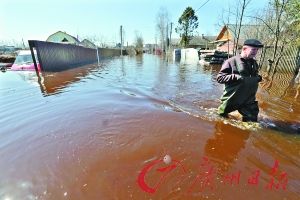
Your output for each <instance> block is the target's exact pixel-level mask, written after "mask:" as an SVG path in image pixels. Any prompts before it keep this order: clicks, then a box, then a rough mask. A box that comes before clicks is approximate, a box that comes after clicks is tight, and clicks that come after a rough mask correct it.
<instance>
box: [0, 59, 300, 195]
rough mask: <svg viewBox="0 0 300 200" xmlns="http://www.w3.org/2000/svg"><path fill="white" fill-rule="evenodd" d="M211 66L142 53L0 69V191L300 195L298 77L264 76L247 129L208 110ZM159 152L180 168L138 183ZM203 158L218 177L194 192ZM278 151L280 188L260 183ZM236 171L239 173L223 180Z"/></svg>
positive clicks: (213, 98) (213, 102)
mask: <svg viewBox="0 0 300 200" xmlns="http://www.w3.org/2000/svg"><path fill="white" fill-rule="evenodd" d="M219 69H220V66H208V67H207V66H200V65H180V64H179V63H171V62H169V61H166V60H165V59H163V58H160V57H157V56H153V55H144V56H139V57H120V58H115V59H112V60H107V61H105V62H103V63H102V65H101V66H96V65H89V66H85V67H81V68H76V69H72V70H68V71H64V72H59V73H42V74H40V78H38V77H37V76H36V75H35V73H26V72H12V71H7V72H6V73H0V110H1V113H0V122H1V129H0V158H1V160H0V170H1V172H2V173H1V174H0V199H64V198H66V199H151V198H152V199H253V198H255V199H267V198H268V199H275V200H276V199H298V198H299V195H300V194H299V191H300V190H299V188H300V182H299V180H300V175H299V172H298V171H299V167H300V159H299V156H300V145H299V144H300V138H299V135H298V134H294V133H299V121H300V114H299V112H300V105H299V101H298V100H299V95H297V94H298V93H299V87H298V85H295V84H292V83H291V81H290V80H292V77H290V76H288V75H284V74H278V75H276V76H274V77H273V80H272V81H271V83H270V80H264V82H262V83H261V86H260V89H259V92H258V95H257V97H258V100H259V102H260V109H261V112H260V115H259V120H260V127H259V128H253V126H252V125H251V124H247V123H246V124H244V123H241V122H237V121H235V120H231V119H230V120H226V121H223V120H222V119H221V118H219V117H218V116H217V115H216V108H217V107H218V105H219V103H220V102H219V97H220V96H221V93H222V91H223V86H222V85H220V84H218V83H216V81H215V78H216V74H217V72H218V70H219ZM287 133H289V134H287ZM290 133H293V134H290ZM165 155H170V156H171V157H172V158H173V159H175V160H178V161H180V162H181V163H182V165H183V166H184V167H185V168H186V169H187V172H186V174H184V176H183V177H182V176H181V175H180V174H178V173H177V172H176V171H174V173H170V174H169V175H168V176H167V178H166V179H165V181H164V182H163V183H161V184H160V187H159V188H158V189H157V191H156V192H155V193H154V194H149V193H147V192H144V191H143V190H142V189H141V188H140V187H139V185H138V184H137V177H138V174H139V172H140V171H141V170H142V169H143V167H145V166H147V164H149V163H151V162H152V161H154V160H157V159H160V158H163V157H164V156H165ZM204 159H208V160H209V161H211V165H212V166H213V169H214V170H213V172H214V174H213V175H214V178H213V179H212V181H213V182H214V186H215V187H213V188H209V187H208V188H204V190H201V187H202V186H203V185H201V184H202V183H201V181H199V182H198V181H196V182H195V180H201V179H203V178H204V177H205V176H203V170H204V169H203V166H202V165H201V164H203V160H204ZM276 160H277V161H278V163H279V166H278V172H279V174H280V172H286V173H287V174H288V179H289V182H288V185H287V188H286V189H285V190H283V189H282V188H281V189H274V190H269V189H266V188H265V186H266V185H267V184H268V183H269V181H270V180H271V179H270V178H272V177H271V171H272V170H271V169H272V167H273V166H274V162H275V161H276ZM161 167H164V165H163V164H162V165H161ZM255 171H260V179H259V183H258V184H257V185H251V184H249V183H248V178H249V177H250V176H251V175H252V174H253V172H255ZM204 172H205V171H204ZM237 172H239V173H240V179H239V182H238V183H237V182H233V184H232V185H230V184H228V179H226V180H227V182H224V180H225V179H224V177H226V176H227V177H228V175H229V174H236V173H237ZM161 174H163V173H162V171H161V172H158V171H152V172H151V173H149V174H148V175H147V176H146V183H148V184H150V185H153V184H155V183H156V182H157V181H158V179H157V178H158V177H160V175H161ZM152 175H153V176H152ZM181 178H182V179H181ZM278 179H279V177H278V174H277V178H275V180H278ZM193 183H195V184H194V185H193ZM191 185H193V188H192V190H189V188H191ZM187 191H190V192H187Z"/></svg>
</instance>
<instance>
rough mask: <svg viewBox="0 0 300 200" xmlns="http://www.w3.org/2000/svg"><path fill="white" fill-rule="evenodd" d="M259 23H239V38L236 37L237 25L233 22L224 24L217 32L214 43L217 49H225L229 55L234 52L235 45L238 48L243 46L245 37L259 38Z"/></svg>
mask: <svg viewBox="0 0 300 200" xmlns="http://www.w3.org/2000/svg"><path fill="white" fill-rule="evenodd" d="M259 26H260V25H250V24H247V25H241V29H240V34H239V40H238V41H237V37H238V28H237V27H238V26H237V25H235V24H227V25H224V26H223V27H222V29H221V31H220V33H219V34H218V36H217V38H216V40H215V41H214V43H215V44H216V45H217V50H219V51H225V52H227V53H229V54H231V55H233V53H234V48H235V46H236V45H237V46H238V49H240V48H241V47H242V46H243V43H244V41H245V40H246V39H249V38H257V39H259V38H261V37H262V36H261V34H262V33H261V32H260V27H259Z"/></svg>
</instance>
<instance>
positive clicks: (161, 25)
mask: <svg viewBox="0 0 300 200" xmlns="http://www.w3.org/2000/svg"><path fill="white" fill-rule="evenodd" d="M168 24H169V14H168V11H167V10H166V9H165V8H160V10H159V11H158V13H157V17H156V30H157V33H158V34H157V35H158V38H159V41H160V47H161V48H162V49H164V50H165V49H166V43H167V42H166V37H167V35H168V33H167V27H168Z"/></svg>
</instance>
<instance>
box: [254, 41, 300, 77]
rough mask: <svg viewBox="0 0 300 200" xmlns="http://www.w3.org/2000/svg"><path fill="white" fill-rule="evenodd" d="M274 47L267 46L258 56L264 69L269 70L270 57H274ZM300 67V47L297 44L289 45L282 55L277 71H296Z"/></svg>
mask: <svg viewBox="0 0 300 200" xmlns="http://www.w3.org/2000/svg"><path fill="white" fill-rule="evenodd" d="M272 55H273V48H272V47H269V48H268V47H266V48H264V49H263V51H262V52H261V54H260V55H259V56H258V58H259V63H260V65H261V66H262V70H263V71H268V67H269V62H268V59H270V58H272ZM299 67H300V48H299V47H295V46H290V47H287V48H286V49H285V50H284V52H283V54H282V57H281V58H280V60H279V63H278V66H277V68H276V72H283V73H291V72H292V73H296V72H297V70H298V69H299Z"/></svg>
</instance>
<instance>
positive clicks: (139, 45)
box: [135, 31, 144, 54]
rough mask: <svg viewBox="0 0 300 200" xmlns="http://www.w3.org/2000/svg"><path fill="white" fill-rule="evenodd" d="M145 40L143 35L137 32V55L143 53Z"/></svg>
mask: <svg viewBox="0 0 300 200" xmlns="http://www.w3.org/2000/svg"><path fill="white" fill-rule="evenodd" d="M143 45H144V39H143V36H142V34H141V33H139V32H138V31H135V49H136V52H137V54H140V53H142V52H143Z"/></svg>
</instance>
